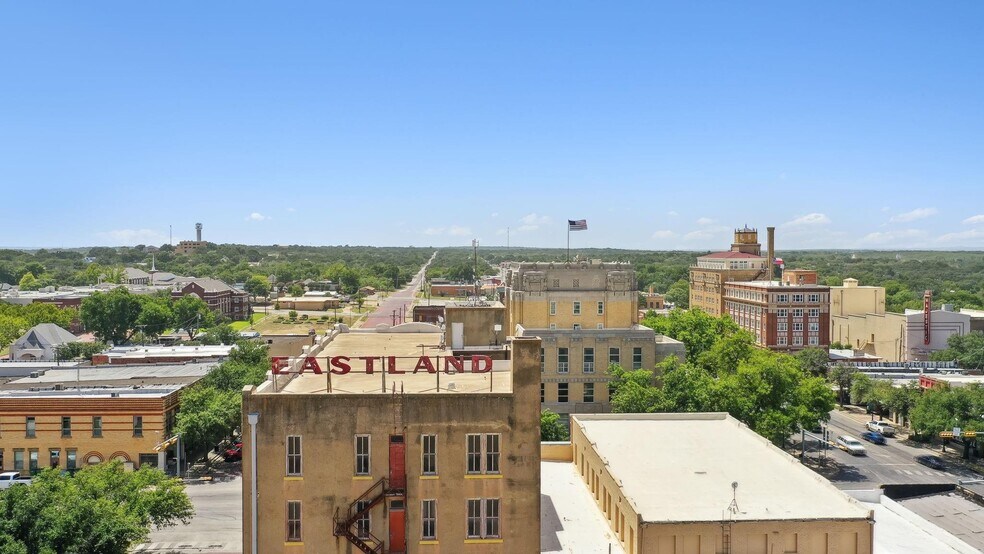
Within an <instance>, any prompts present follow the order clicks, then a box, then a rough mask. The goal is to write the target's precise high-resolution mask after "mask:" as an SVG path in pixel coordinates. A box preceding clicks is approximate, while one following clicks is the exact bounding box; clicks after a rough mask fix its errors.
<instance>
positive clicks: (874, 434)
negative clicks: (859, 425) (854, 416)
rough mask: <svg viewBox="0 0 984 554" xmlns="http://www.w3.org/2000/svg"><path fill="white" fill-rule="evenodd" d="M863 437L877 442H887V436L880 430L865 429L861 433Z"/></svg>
mask: <svg viewBox="0 0 984 554" xmlns="http://www.w3.org/2000/svg"><path fill="white" fill-rule="evenodd" d="M861 438H862V439H864V440H866V441H868V442H873V443H875V444H885V436H884V435H882V434H881V433H879V432H878V431H865V432H864V433H861Z"/></svg>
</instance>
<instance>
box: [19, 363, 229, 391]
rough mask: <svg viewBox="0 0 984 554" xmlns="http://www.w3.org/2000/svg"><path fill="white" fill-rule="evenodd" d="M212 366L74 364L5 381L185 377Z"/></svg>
mask: <svg viewBox="0 0 984 554" xmlns="http://www.w3.org/2000/svg"><path fill="white" fill-rule="evenodd" d="M215 366H216V362H199V363H184V364H137V365H97V366H76V367H68V368H63V369H49V370H47V371H45V372H44V373H43V374H41V373H40V372H39V375H38V376H37V377H24V378H22V379H17V380H15V381H11V382H10V383H8V385H10V386H28V387H50V386H52V385H54V384H55V383H63V384H65V385H72V384H73V383H76V382H80V383H89V384H91V383H93V382H119V381H127V380H134V379H143V380H147V379H157V378H159V379H188V380H197V379H198V378H201V377H204V376H205V375H207V374H208V372H209V371H211V370H212V368H213V367H215Z"/></svg>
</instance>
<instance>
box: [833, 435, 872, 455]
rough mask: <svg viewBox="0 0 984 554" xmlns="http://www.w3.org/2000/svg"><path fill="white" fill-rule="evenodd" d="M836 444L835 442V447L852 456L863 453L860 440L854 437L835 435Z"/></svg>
mask: <svg viewBox="0 0 984 554" xmlns="http://www.w3.org/2000/svg"><path fill="white" fill-rule="evenodd" d="M836 444H837V448H840V449H841V450H843V451H844V452H847V453H848V454H850V455H852V456H864V455H865V450H864V445H863V444H861V441H859V440H858V439H856V438H854V437H851V436H848V435H841V436H839V437H837V441H836Z"/></svg>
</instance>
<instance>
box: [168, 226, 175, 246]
mask: <svg viewBox="0 0 984 554" xmlns="http://www.w3.org/2000/svg"><path fill="white" fill-rule="evenodd" d="M167 243H168V244H170V245H171V246H174V226H173V225H168V226H167Z"/></svg>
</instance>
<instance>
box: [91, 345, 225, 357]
mask: <svg viewBox="0 0 984 554" xmlns="http://www.w3.org/2000/svg"><path fill="white" fill-rule="evenodd" d="M234 348H236V345H234V344H232V345H226V344H216V345H201V346H191V345H175V346H157V345H154V346H117V347H115V348H111V349H109V350H107V351H105V352H103V354H105V355H106V356H108V357H109V359H111V360H119V359H127V358H138V359H139V358H155V357H157V358H161V357H168V358H174V357H187V358H222V357H226V356H228V355H229V353H230V352H232V350H233V349H234Z"/></svg>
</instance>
